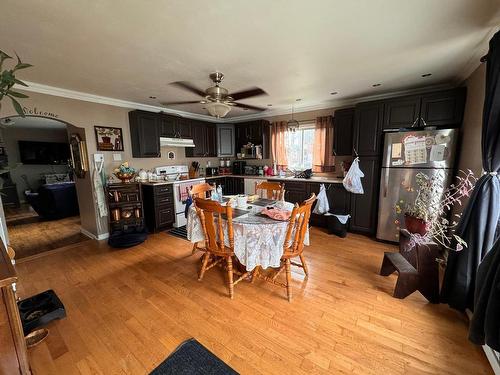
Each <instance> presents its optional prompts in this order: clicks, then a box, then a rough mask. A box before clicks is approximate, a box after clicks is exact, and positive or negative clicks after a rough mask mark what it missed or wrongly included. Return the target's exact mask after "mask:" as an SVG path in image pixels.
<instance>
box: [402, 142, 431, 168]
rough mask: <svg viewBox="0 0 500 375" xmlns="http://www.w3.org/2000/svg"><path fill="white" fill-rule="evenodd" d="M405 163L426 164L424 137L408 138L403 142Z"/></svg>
mask: <svg viewBox="0 0 500 375" xmlns="http://www.w3.org/2000/svg"><path fill="white" fill-rule="evenodd" d="M404 146H405V162H406V164H407V165H415V164H425V163H427V147H426V145H425V137H415V136H410V137H408V138H406V139H405V140H404Z"/></svg>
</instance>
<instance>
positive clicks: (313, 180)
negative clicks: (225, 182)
mask: <svg viewBox="0 0 500 375" xmlns="http://www.w3.org/2000/svg"><path fill="white" fill-rule="evenodd" d="M222 177H235V178H248V179H250V178H251V179H256V180H271V181H273V180H275V181H289V182H293V181H297V182H310V183H325V184H341V183H342V180H343V179H342V178H340V177H323V176H318V177H314V176H313V177H311V178H295V177H278V176H251V175H234V174H230V175H223V176H210V177H197V178H189V179H187V180H182V182H192V181H201V180H208V181H210V180H213V179H216V178H222ZM179 181H181V180H179ZM179 181H154V182H149V181H144V182H141V184H143V185H152V186H153V185H154V186H156V185H172V184H173V183H174V182H179Z"/></svg>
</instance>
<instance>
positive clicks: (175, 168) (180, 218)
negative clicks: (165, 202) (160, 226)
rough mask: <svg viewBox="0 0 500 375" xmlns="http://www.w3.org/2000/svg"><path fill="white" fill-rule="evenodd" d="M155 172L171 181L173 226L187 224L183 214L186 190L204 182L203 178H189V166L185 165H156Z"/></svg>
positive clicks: (177, 226)
mask: <svg viewBox="0 0 500 375" xmlns="http://www.w3.org/2000/svg"><path fill="white" fill-rule="evenodd" d="M154 171H155V174H156V175H158V176H160V177H163V178H164V179H165V180H167V181H171V182H172V185H173V190H174V210H175V222H174V227H176V228H179V227H182V226H184V225H186V224H187V220H186V217H185V214H184V211H185V209H186V203H185V201H186V199H187V197H188V196H187V191H188V190H189V189H191V187H192V186H194V185H197V184H203V183H205V178H203V177H202V178H196V179H189V173H188V172H189V168H188V167H187V165H167V166H164V167H156V168H155V169H154Z"/></svg>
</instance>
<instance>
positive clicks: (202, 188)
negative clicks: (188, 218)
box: [189, 182, 215, 201]
mask: <svg viewBox="0 0 500 375" xmlns="http://www.w3.org/2000/svg"><path fill="white" fill-rule="evenodd" d="M212 190H215V187H214V186H213V185H210V184H208V183H206V182H205V183H203V184H198V185H193V186H192V187H191V190H189V196H190V197H191V199H193V201H194V199H195V198H208V197H207V195H208V194H209V193H210V192H211V191H212Z"/></svg>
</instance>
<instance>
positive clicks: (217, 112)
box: [161, 72, 267, 118]
mask: <svg viewBox="0 0 500 375" xmlns="http://www.w3.org/2000/svg"><path fill="white" fill-rule="evenodd" d="M209 77H210V79H211V80H212V81H213V82H214V84H215V85H214V86H210V87H209V88H207V89H206V90H205V91H203V90H201V89H199V88H197V87H195V86H194V85H192V84H190V83H189V82H185V81H178V82H172V83H171V85H174V86H177V87H179V88H181V89H184V90H187V91H189V92H192V93H194V94H196V95H199V96H201V97H202V98H203V99H201V100H193V101H183V102H163V103H161V104H163V105H164V106H170V105H176V104H193V103H200V104H205V108H206V109H207V111H208V113H210V115H211V116H214V117H217V118H220V117H225V116H226V115H227V114H228V113H229V111H231V107H240V108H244V109H251V110H254V111H264V110H266V108H262V107H256V106H253V105H248V104H243V103H237V102H236V100H241V99H248V98H252V97H254V96H259V95H267V93H266V92H265V91H264V90H262V89H261V88H258V87H252V88H249V89H246V90H243V91H237V92H233V93H231V94H230V93H229V91H228V90H227V89H226V88H224V87H221V85H220V83H221V82H222V80H223V79H224V74H222V73H221V72H215V73H212V74H210V75H209Z"/></svg>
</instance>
